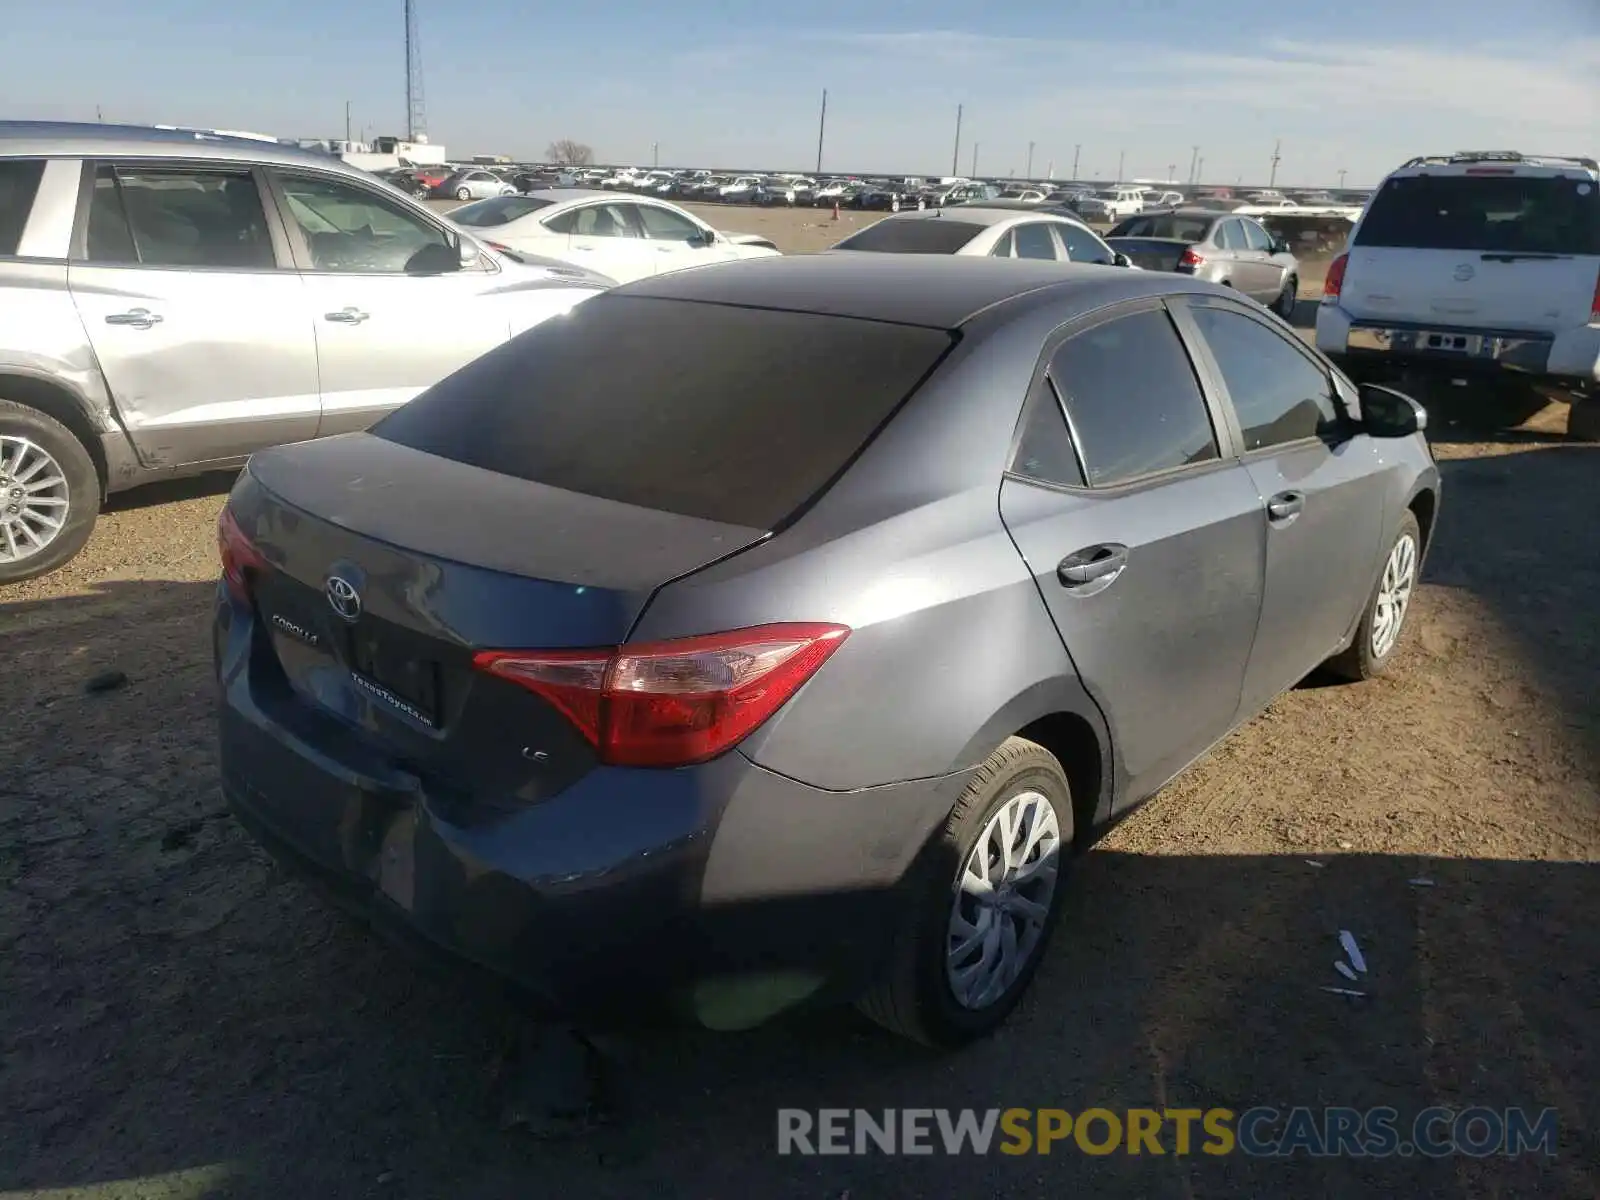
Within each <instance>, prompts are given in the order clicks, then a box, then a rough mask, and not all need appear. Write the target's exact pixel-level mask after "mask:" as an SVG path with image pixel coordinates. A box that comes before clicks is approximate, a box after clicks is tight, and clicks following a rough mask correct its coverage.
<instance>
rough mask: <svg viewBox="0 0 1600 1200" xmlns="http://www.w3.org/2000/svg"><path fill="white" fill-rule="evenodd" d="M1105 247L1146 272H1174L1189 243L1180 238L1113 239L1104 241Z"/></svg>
mask: <svg viewBox="0 0 1600 1200" xmlns="http://www.w3.org/2000/svg"><path fill="white" fill-rule="evenodd" d="M1106 245H1108V246H1110V247H1111V248H1112V249H1113V250H1117V251H1120V252H1121V253H1123V254H1126V255H1127V256H1128V257H1129V258H1130V259H1132V260H1133V265H1134V266H1136V267H1142V268H1144V269H1145V270H1146V271H1176V270H1177V269H1178V261H1179V260H1180V259H1181V258H1182V257H1183V252H1184V251H1185V250H1187V249H1188V248H1189V246H1190V243H1189V242H1186V241H1183V240H1182V239H1180V238H1147V237H1113V238H1107V239H1106Z"/></svg>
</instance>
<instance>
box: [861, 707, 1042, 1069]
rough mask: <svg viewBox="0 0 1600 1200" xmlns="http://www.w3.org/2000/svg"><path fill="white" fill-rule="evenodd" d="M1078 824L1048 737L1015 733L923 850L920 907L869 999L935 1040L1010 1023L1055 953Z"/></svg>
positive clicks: (892, 1021) (901, 1025) (864, 1004)
mask: <svg viewBox="0 0 1600 1200" xmlns="http://www.w3.org/2000/svg"><path fill="white" fill-rule="evenodd" d="M1072 836H1073V824H1072V793H1071V790H1070V789H1069V787H1068V785H1067V778H1066V774H1065V773H1064V772H1063V771H1062V769H1061V764H1060V763H1059V762H1058V761H1057V760H1056V757H1055V755H1053V754H1051V753H1050V752H1049V751H1048V750H1046V749H1045V748H1044V747H1043V746H1040V745H1038V744H1037V743H1034V742H1030V741H1027V740H1025V739H1023V738H1015V737H1014V738H1008V739H1007V740H1006V742H1005V743H1004V744H1003V745H1002V746H1001V747H1000V748H999V749H998V750H996V751H995V752H994V754H992V755H990V757H989V759H988V761H986V762H985V763H984V764H983V766H982V767H980V768H979V769H978V771H977V773H976V774H975V775H974V776H973V778H972V781H971V782H970V783H969V784H968V785H967V788H966V790H965V791H964V792H963V793H962V795H961V799H960V800H958V801H957V802H956V806H955V808H954V809H953V810H951V813H950V816H949V819H948V820H947V821H946V823H945V827H944V830H943V831H942V832H941V833H940V835H939V836H938V837H937V838H936V839H935V841H934V842H933V843H932V844H931V845H930V846H929V848H928V852H927V853H926V854H925V855H924V856H923V858H922V859H921V860H919V865H918V881H917V884H916V889H917V890H916V893H915V900H914V904H915V907H914V909H913V911H912V912H911V913H910V914H909V917H908V920H907V923H906V925H905V927H904V928H903V929H902V931H901V934H900V936H899V938H898V939H897V941H896V944H895V947H894V950H893V952H892V953H891V956H890V962H889V964H888V968H887V970H886V971H885V974H884V976H883V978H882V979H881V980H880V981H879V982H878V983H877V984H876V985H875V986H874V987H873V988H872V990H871V991H870V992H868V993H867V995H866V996H864V997H863V998H862V1000H861V1001H860V1007H861V1011H862V1012H864V1013H865V1014H866V1015H867V1016H868V1017H870V1018H872V1020H874V1021H876V1022H877V1023H878V1024H880V1025H882V1026H883V1027H884V1028H886V1029H889V1030H891V1031H893V1032H895V1033H898V1034H900V1035H902V1036H904V1037H908V1038H911V1039H913V1040H915V1041H919V1042H922V1043H924V1044H926V1045H930V1046H957V1045H960V1044H961V1043H963V1042H968V1041H971V1040H973V1039H974V1038H978V1037H982V1036H983V1035H984V1034H987V1033H989V1032H991V1031H992V1030H994V1029H995V1028H996V1027H997V1026H999V1025H1000V1023H1001V1022H1002V1021H1004V1020H1005V1018H1006V1016H1007V1015H1008V1014H1009V1013H1010V1012H1011V1010H1012V1009H1013V1008H1014V1007H1016V1004H1017V1001H1018V1000H1020V999H1021V998H1022V994H1023V993H1024V992H1025V991H1026V990H1027V988H1028V985H1029V983H1031V982H1032V980H1033V975H1034V972H1035V971H1036V970H1038V967H1039V962H1040V960H1041V959H1042V958H1043V956H1044V949H1045V946H1046V945H1047V944H1048V942H1049V937H1050V932H1051V930H1052V929H1053V928H1054V927H1055V922H1056V918H1057V916H1058V915H1059V913H1060V910H1061V897H1062V895H1063V892H1064V890H1065V889H1064V880H1063V873H1064V866H1065V862H1064V858H1065V855H1066V854H1067V853H1068V849H1069V847H1070V846H1071V844H1072Z"/></svg>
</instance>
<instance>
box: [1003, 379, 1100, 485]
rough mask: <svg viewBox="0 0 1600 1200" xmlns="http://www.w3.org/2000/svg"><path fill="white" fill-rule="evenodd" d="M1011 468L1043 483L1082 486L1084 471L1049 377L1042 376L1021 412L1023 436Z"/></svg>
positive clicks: (1018, 441) (1018, 443) (1012, 458)
mask: <svg viewBox="0 0 1600 1200" xmlns="http://www.w3.org/2000/svg"><path fill="white" fill-rule="evenodd" d="M1011 470H1012V471H1013V472H1015V473H1016V474H1018V475H1026V476H1027V477H1028V478H1029V479H1038V480H1042V481H1043V482H1045V483H1061V484H1066V485H1068V486H1074V487H1082V486H1083V471H1082V469H1081V468H1080V467H1079V466H1078V455H1077V453H1076V452H1075V451H1074V450H1073V449H1072V435H1071V433H1070V432H1069V431H1068V429H1067V421H1066V418H1065V417H1064V416H1063V415H1062V413H1061V401H1060V400H1059V399H1057V397H1056V390H1055V388H1054V387H1052V386H1051V384H1050V380H1049V379H1048V378H1047V377H1045V376H1043V375H1041V376H1040V377H1039V382H1038V383H1037V384H1036V385H1035V386H1034V389H1033V391H1032V393H1030V394H1029V396H1028V403H1027V405H1026V406H1025V408H1024V410H1023V413H1022V435H1021V437H1020V438H1018V440H1017V452H1016V453H1015V454H1014V455H1012V457H1011Z"/></svg>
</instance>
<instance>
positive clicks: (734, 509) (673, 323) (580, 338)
mask: <svg viewBox="0 0 1600 1200" xmlns="http://www.w3.org/2000/svg"><path fill="white" fill-rule="evenodd" d="M950 344H951V337H950V335H949V334H948V333H946V332H944V331H942V330H934V329H923V328H918V327H913V326H907V325H891V324H887V323H884V322H876V321H857V320H851V319H848V318H844V317H829V316H817V315H813V314H809V313H793V312H779V311H773V310H762V309H749V308H735V307H732V306H728V305H720V304H695V303H690V302H687V301H678V300H654V299H649V298H645V297H634V296H610V295H608V296H599V297H596V298H595V299H593V300H589V301H587V302H585V303H584V304H581V305H579V306H578V307H577V308H575V309H574V310H573V311H572V312H571V313H570V314H568V315H567V316H565V317H558V318H555V319H553V320H549V321H545V322H543V323H542V324H540V325H538V326H536V327H534V328H533V329H530V330H529V331H528V332H526V333H524V334H521V335H520V336H518V337H516V338H514V339H512V340H511V341H510V342H508V343H507V344H506V345H504V346H502V347H500V348H499V349H497V350H494V351H491V352H490V353H489V354H487V355H485V356H484V357H483V358H480V359H478V360H477V361H476V362H473V363H471V364H469V365H468V366H466V367H465V368H463V369H462V370H461V371H459V372H457V373H456V374H455V375H452V376H450V377H449V378H447V379H445V380H443V381H441V382H440V383H438V384H436V385H434V386H433V387H432V388H429V389H428V390H427V391H426V392H424V393H423V394H422V395H421V396H419V397H418V398H417V399H416V400H414V401H412V402H411V403H410V404H408V405H406V406H405V407H404V408H401V409H400V410H399V411H397V412H396V413H394V414H392V415H391V416H389V417H387V418H385V419H384V420H383V421H380V422H379V423H378V424H377V425H376V426H374V427H373V432H374V433H377V434H378V435H379V436H381V437H385V438H388V439H389V440H390V441H394V442H399V443H400V444H402V445H406V446H412V447H415V448H416V449H418V450H423V451H426V452H427V453H429V454H437V455H441V456H443V457H445V458H452V459H456V460H457V461H460V462H465V463H470V464H472V465H474V466H478V467H483V468H485V469H487V470H490V471H497V472H499V473H501V474H505V475H514V476H517V477H519V478H522V479H531V480H536V481H538V482H540V483H547V484H550V485H552V486H554V487H559V488H566V489H568V490H570V491H575V492H583V493H586V494H588V495H592V496H604V497H607V498H609V499H612V500H619V501H622V502H623V503H626V504H637V505H642V506H644V507H647V508H654V509H660V510H664V511H667V512H675V513H682V514H685V515H688V516H695V517H704V518H706V519H709V520H715V521H728V522H732V523H734V524H738V525H745V526H749V527H753V528H759V529H770V528H773V527H774V526H776V525H777V524H779V523H781V522H782V521H783V519H784V518H785V517H786V516H788V515H789V514H790V513H792V512H793V511H794V510H795V509H796V508H798V507H799V506H800V505H801V504H803V503H805V502H806V501H807V500H808V499H809V498H810V497H811V496H813V495H814V494H816V492H817V491H819V490H820V489H821V488H823V487H824V486H826V484H827V483H828V482H829V481H830V480H831V479H832V477H833V476H834V475H835V474H836V473H837V472H838V471H839V470H840V469H841V468H842V467H843V466H844V465H845V464H846V463H847V462H849V460H850V458H851V457H852V456H853V455H854V454H855V453H856V452H857V451H858V450H859V449H860V448H861V447H862V446H863V445H864V444H865V443H866V442H867V441H868V440H869V439H870V438H871V437H872V435H873V433H874V432H875V431H876V430H877V429H878V427H879V426H880V425H881V424H882V423H883V422H884V421H885V420H886V419H887V418H888V417H889V416H890V415H891V414H892V413H893V412H894V411H895V409H896V408H897V407H898V406H899V405H900V403H901V401H903V400H904V399H905V398H906V397H907V396H908V395H909V394H910V393H911V391H912V389H913V388H915V387H916V385H917V383H918V381H919V380H921V378H922V377H923V376H924V375H925V374H926V373H927V372H928V371H929V370H930V369H931V368H932V367H933V366H934V364H936V363H937V362H938V361H939V359H940V357H941V356H942V355H943V354H944V352H945V351H946V350H947V349H948V348H949V346H950Z"/></svg>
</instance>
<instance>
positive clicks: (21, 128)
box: [0, 121, 367, 175]
mask: <svg viewBox="0 0 1600 1200" xmlns="http://www.w3.org/2000/svg"><path fill="white" fill-rule="evenodd" d="M24 154H25V155H30V156H31V155H40V156H45V155H55V156H63V155H66V156H81V157H84V158H99V157H115V156H117V155H138V156H140V157H142V158H208V159H209V158H216V159H230V160H232V159H239V160H246V161H249V162H266V163H280V164H282V165H284V166H317V167H323V168H330V167H331V168H332V169H333V170H338V171H344V172H346V173H354V174H357V175H365V174H367V172H365V171H360V170H358V169H357V168H355V167H352V166H350V165H349V164H348V163H346V162H345V161H344V160H343V159H341V158H339V157H338V156H337V155H334V154H323V153H319V152H317V151H314V150H306V149H303V148H301V147H299V146H286V145H284V144H283V143H282V142H270V141H266V140H264V139H261V138H251V137H239V136H237V135H234V134H227V133H213V132H210V131H208V130H197V129H157V128H155V127H154V126H151V125H103V124H101V123H100V122H98V121H94V122H86V121H0V155H5V156H10V155H24Z"/></svg>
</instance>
